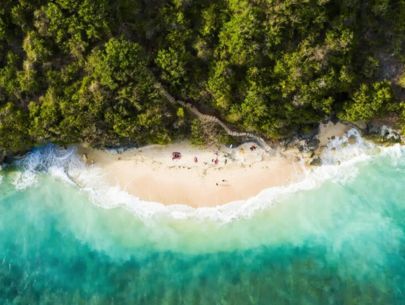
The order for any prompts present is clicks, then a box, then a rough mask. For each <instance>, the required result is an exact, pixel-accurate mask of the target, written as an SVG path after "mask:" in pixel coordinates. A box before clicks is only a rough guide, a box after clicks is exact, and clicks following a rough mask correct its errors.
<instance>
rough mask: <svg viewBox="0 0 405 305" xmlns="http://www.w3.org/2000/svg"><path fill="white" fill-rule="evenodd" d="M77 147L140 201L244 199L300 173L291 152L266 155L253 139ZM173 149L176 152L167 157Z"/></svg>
mask: <svg viewBox="0 0 405 305" xmlns="http://www.w3.org/2000/svg"><path fill="white" fill-rule="evenodd" d="M253 147H255V148H253ZM251 148H252V149H253V150H251ZM78 152H79V154H80V155H81V156H82V158H83V159H84V161H86V163H87V164H91V165H93V166H96V167H98V168H100V169H101V170H102V172H103V174H104V178H105V180H106V182H107V184H109V185H111V186H118V187H119V188H120V189H121V190H123V191H125V192H127V193H128V194H130V195H133V196H136V197H139V198H140V199H142V200H145V201H153V202H160V203H163V204H165V205H173V204H185V205H188V206H191V207H194V208H197V207H213V206H217V205H223V204H226V203H229V202H234V201H239V200H246V199H248V198H250V197H253V196H255V195H256V194H258V193H259V192H260V191H262V190H264V189H266V188H270V187H276V186H283V185H288V184H290V183H293V182H296V181H298V179H299V178H300V177H302V174H303V172H304V165H303V161H302V159H297V154H296V152H294V151H292V150H289V151H286V152H284V153H283V156H281V155H279V154H278V153H277V154H275V155H269V154H267V153H265V152H264V151H263V150H262V149H261V148H259V147H257V146H256V145H255V144H253V143H245V144H242V145H241V146H239V147H237V148H228V147H225V146H220V147H205V148H198V147H194V146H192V145H190V144H188V143H185V142H182V143H175V144H169V145H166V146H159V145H151V146H146V147H142V148H139V149H130V150H127V151H124V152H122V153H111V152H108V151H104V150H97V149H92V148H86V147H83V146H81V147H79V150H78ZM174 152H179V153H180V154H181V157H180V158H178V159H173V157H172V154H173V153H174Z"/></svg>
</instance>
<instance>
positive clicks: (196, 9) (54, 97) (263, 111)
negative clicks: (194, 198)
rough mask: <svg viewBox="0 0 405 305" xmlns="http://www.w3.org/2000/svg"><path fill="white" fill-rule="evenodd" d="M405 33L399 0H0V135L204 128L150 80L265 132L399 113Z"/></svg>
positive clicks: (12, 138) (96, 137) (272, 135)
mask: <svg viewBox="0 0 405 305" xmlns="http://www.w3.org/2000/svg"><path fill="white" fill-rule="evenodd" d="M404 37H405V0H343V1H342V0H339V1H338V0H305V1H303V0H216V1H208V0H198V1H197V0H194V1H193V0H166V1H165V0H2V1H1V5H0V147H1V148H2V149H4V150H7V151H10V152H18V151H23V150H25V149H27V148H28V147H31V146H32V145H38V144H42V143H46V142H49V141H53V142H57V143H74V142H81V141H85V142H88V143H90V144H92V145H96V146H97V145H98V146H106V145H119V144H128V143H135V144H143V143H148V142H157V143H165V142H169V141H171V140H173V139H174V138H176V137H182V136H188V135H192V136H193V137H194V138H195V139H196V141H197V142H198V141H201V140H203V139H204V137H202V136H201V134H199V133H200V130H202V129H203V128H201V126H200V125H201V123H198V122H196V121H195V118H193V117H192V116H191V115H190V114H189V113H187V111H185V110H184V109H182V108H177V107H174V106H173V105H171V104H169V103H168V102H167V101H166V100H165V99H164V98H163V97H162V96H160V95H159V93H158V92H157V91H156V89H155V87H154V86H153V84H154V83H155V82H156V81H159V82H161V83H162V84H163V85H164V86H165V87H166V89H167V90H168V91H169V92H170V93H171V94H172V95H173V96H175V97H177V98H181V99H183V100H185V101H188V102H190V103H193V104H194V105H195V106H197V107H198V108H199V109H201V110H202V111H204V112H206V113H211V114H215V115H217V116H219V117H220V118H222V119H223V120H224V121H227V122H228V123H229V124H230V125H231V126H233V127H234V128H235V129H239V130H247V131H252V132H256V133H258V134H261V135H263V136H264V137H267V138H269V139H277V138H282V137H285V136H288V135H290V134H291V133H292V132H296V131H304V132H305V131H306V130H310V129H311V128H313V127H314V126H315V125H316V124H317V123H318V122H319V121H321V120H323V119H325V118H331V117H337V118H340V119H342V120H348V121H358V120H365V121H367V120H370V119H372V118H374V117H381V116H385V115H390V113H394V114H395V115H396V116H397V117H398V118H399V120H400V121H401V119H402V120H404V121H405V111H403V110H402V109H403V108H405V107H403V104H402V102H403V96H404V90H405V89H404V88H405V73H404V69H403V63H404V59H405V52H404V51H405V38H404ZM402 113H404V114H402Z"/></svg>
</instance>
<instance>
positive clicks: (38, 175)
mask: <svg viewBox="0 0 405 305" xmlns="http://www.w3.org/2000/svg"><path fill="white" fill-rule="evenodd" d="M50 150H54V148H49V147H48V148H46V149H45V152H44V150H42V151H41V150H40V151H39V152H38V151H36V152H33V153H32V154H31V155H30V156H29V157H27V158H26V159H23V160H22V161H20V162H19V163H17V164H15V165H14V166H11V167H8V168H5V169H3V170H2V171H0V175H1V177H2V178H1V183H0V304H2V305H8V304H10V305H11V304H13V305H14V304H24V305H25V304H52V305H54V304H60V305H63V304H69V305H72V304H116V305H126V304H147V305H153V304H175V305H177V304H210V305H211V304H232V305H233V304H235V305H237V304H244V305H245V304H274V305H281V304H292V305H298V304H311V305H312V304H313V305H315V304H320V305H327V304H373V305H375V304H384V305H388V304H405V187H404V186H405V151H404V149H403V148H401V147H395V148H391V149H388V150H387V151H388V152H385V153H384V152H374V153H372V154H371V156H367V157H364V156H363V157H364V158H363V157H362V158H360V159H361V160H360V159H359V158H358V159H359V161H356V162H352V163H350V162H349V163H345V164H346V165H333V166H328V165H325V166H323V167H322V168H321V169H319V170H318V171H315V172H313V173H310V174H309V176H308V177H307V178H305V181H304V182H302V183H301V184H299V185H298V186H296V187H292V188H288V189H283V190H282V191H280V190H279V191H278V192H277V191H276V192H275V190H268V191H266V192H263V193H262V194H261V195H260V196H258V197H257V198H255V199H252V200H251V201H250V202H248V203H240V204H236V205H235V206H230V207H228V208H226V209H223V210H221V209H219V210H216V211H214V210H210V209H203V210H200V211H192V210H190V209H182V208H180V207H179V209H178V210H176V211H172V212H171V213H169V212H167V210H165V209H163V208H158V205H155V206H154V207H153V208H152V207H151V208H150V210H153V211H154V212H153V213H151V214H147V213H144V212H142V213H137V206H136V204H134V203H133V202H132V201H128V200H127V199H128V198H124V197H125V196H124V197H122V196H121V197H120V198H121V200H123V201H125V200H127V201H128V202H127V203H126V204H123V203H122V204H114V205H109V202H108V201H109V198H110V197H111V196H115V195H114V194H115V193H114V192H113V191H111V192H112V193H111V192H110V193H109V194H107V193H104V195H103V196H102V197H103V198H101V199H102V200H104V201H105V202H102V200H100V198H96V197H97V196H95V195H94V193H95V192H96V191H95V190H94V189H91V188H89V187H87V188H86V187H81V188H78V187H77V186H75V185H73V184H71V183H69V182H68V179H66V176H64V175H63V172H65V171H66V168H64V169H63V170H61V169H60V168H58V167H57V166H54V165H55V162H54V161H55V159H56V160H59V161H58V162H59V163H58V165H60V164H64V163H65V161H66V160H65V159H64V158H65V157H63V156H62V157H61V156H58V155H57V154H56V157H55V153H53V155H52V158H51V157H50V155H49V151H50ZM356 151H357V150H356ZM356 154H357V153H356ZM367 154H369V152H368V153H367ZM342 155H344V151H343V152H342ZM356 156H357V157H358V154H357V155H356ZM50 158H51V159H52V162H47V161H44V159H47V160H49V159H50ZM328 158H329V159H328ZM33 160H34V161H33ZM35 160H36V161H35ZM328 160H330V156H329V157H328V156H327V155H325V163H328ZM66 162H67V161H66ZM69 162H70V161H69ZM30 164H31V165H30ZM32 164H34V165H32ZM81 170H82V171H86V169H83V168H82V169H81ZM157 191H158V190H157ZM100 192H101V190H100ZM109 196H110V197H109ZM95 198H96V199H97V200H96V199H95ZM131 204H132V206H131ZM139 209H140V210H141V207H139ZM143 209H144V210H147V208H145V207H143ZM232 211H237V212H232Z"/></svg>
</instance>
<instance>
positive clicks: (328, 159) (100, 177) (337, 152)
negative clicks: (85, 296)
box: [0, 129, 405, 222]
mask: <svg viewBox="0 0 405 305" xmlns="http://www.w3.org/2000/svg"><path fill="white" fill-rule="evenodd" d="M404 152H405V148H404V147H403V146H401V145H399V144H396V145H393V146H390V147H381V146H377V145H375V144H373V143H371V142H369V141H367V140H365V139H363V138H362V137H361V134H360V132H359V131H358V130H357V129H351V130H349V131H348V132H347V133H346V134H345V135H344V136H342V137H336V138H335V139H333V140H330V142H329V143H328V145H327V147H326V148H325V149H324V150H323V152H322V154H321V166H319V167H314V168H310V169H306V170H305V171H304V174H303V176H302V178H301V179H300V180H299V181H298V182H294V183H292V184H290V185H286V186H281V187H272V188H269V189H265V190H263V191H262V192H260V193H259V194H257V195H256V196H254V197H252V198H250V199H248V200H243V201H235V202H230V203H228V204H224V205H219V206H216V207H201V208H192V207H189V206H186V205H182V204H177V205H170V206H168V205H164V204H161V203H158V202H150V201H144V200H141V199H140V198H137V197H135V196H133V195H130V194H128V193H126V192H125V191H123V190H122V189H120V188H119V187H118V186H111V185H109V184H108V183H107V182H106V179H105V177H104V173H103V171H102V170H101V169H100V168H98V167H97V166H94V165H86V164H85V163H84V162H83V161H82V160H81V158H80V156H79V154H78V152H77V148H76V147H75V146H70V147H68V148H61V147H59V146H56V145H47V146H44V147H41V148H36V149H34V150H32V151H31V152H30V153H28V154H27V155H26V156H25V157H23V158H22V159H20V160H18V161H16V162H15V165H16V166H17V169H18V170H17V171H16V172H15V173H14V175H13V182H12V183H13V185H14V187H15V188H16V189H17V190H23V189H26V188H28V187H31V186H34V185H36V184H37V183H38V175H41V174H49V175H51V176H53V177H55V178H57V179H60V180H62V181H64V182H66V183H69V184H74V185H76V186H78V187H79V188H80V189H81V190H82V191H84V192H86V193H87V194H88V196H89V197H90V199H91V200H92V202H93V203H94V204H96V205H97V206H100V207H102V208H107V209H111V208H116V207H124V208H126V209H127V210H129V211H131V212H132V213H133V214H135V215H137V216H138V217H139V218H140V219H149V218H151V217H158V216H159V215H164V216H166V217H167V216H170V217H173V218H175V219H186V218H190V217H197V218H203V219H207V218H208V219H212V220H216V221H222V222H229V221H232V220H234V219H239V218H241V217H251V216H252V215H253V214H254V213H256V212H257V211H259V210H262V209H266V208H269V207H271V206H272V205H274V204H276V203H277V201H278V199H279V198H281V197H282V196H286V195H288V194H292V193H295V192H298V191H305V190H310V189H314V188H317V187H319V186H321V185H322V184H323V183H324V182H325V181H333V182H338V183H345V182H347V181H349V180H351V179H353V178H354V177H356V175H357V173H358V168H359V166H360V164H362V163H364V162H366V161H368V160H370V159H372V158H374V157H376V156H379V155H381V154H383V155H388V156H390V157H391V158H392V159H393V160H395V159H398V158H400V157H401V156H403V154H404ZM0 181H1V178H0Z"/></svg>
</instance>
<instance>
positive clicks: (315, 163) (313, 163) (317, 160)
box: [309, 156, 322, 166]
mask: <svg viewBox="0 0 405 305" xmlns="http://www.w3.org/2000/svg"><path fill="white" fill-rule="evenodd" d="M321 164H322V160H321V158H320V157H319V156H316V157H315V158H313V159H312V160H311V162H309V165H311V166H320V165H321Z"/></svg>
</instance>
